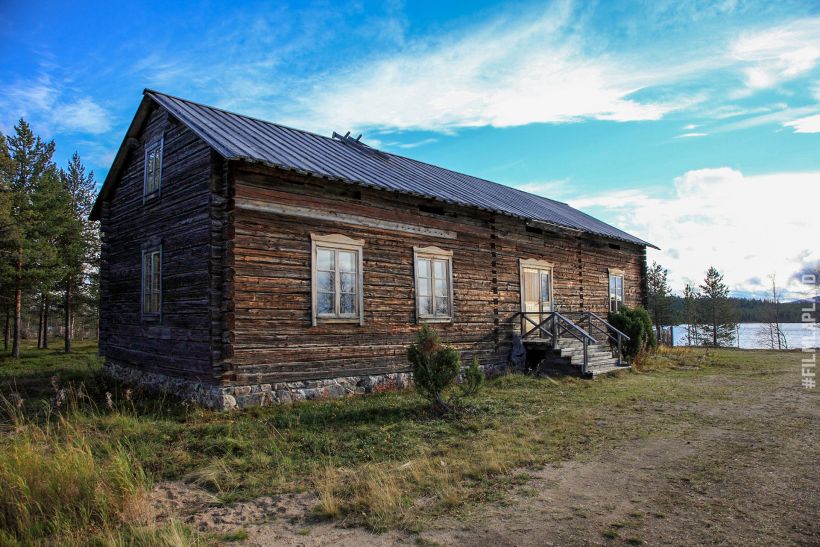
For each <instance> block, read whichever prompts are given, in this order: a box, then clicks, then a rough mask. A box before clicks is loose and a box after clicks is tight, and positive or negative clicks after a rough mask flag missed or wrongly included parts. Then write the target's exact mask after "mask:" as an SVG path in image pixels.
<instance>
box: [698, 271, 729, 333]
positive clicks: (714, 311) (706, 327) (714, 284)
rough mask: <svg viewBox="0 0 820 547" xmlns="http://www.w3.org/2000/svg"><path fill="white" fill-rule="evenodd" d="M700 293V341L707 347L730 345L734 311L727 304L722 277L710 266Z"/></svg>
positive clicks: (725, 288) (727, 293)
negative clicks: (701, 319)
mask: <svg viewBox="0 0 820 547" xmlns="http://www.w3.org/2000/svg"><path fill="white" fill-rule="evenodd" d="M700 291H701V297H700V302H701V311H702V318H703V325H702V326H701V329H700V341H701V343H702V344H703V345H707V346H715V347H717V346H725V345H731V344H732V341H733V340H734V339H735V327H736V325H737V323H736V322H735V319H734V310H733V309H732V307H731V305H730V304H729V300H728V297H729V287H728V286H727V285H726V284H725V283H724V282H723V275H722V274H721V273H720V272H718V271H717V269H716V268H715V267H714V266H712V267H710V268H709V270H708V271H707V272H706V277H705V278H704V279H703V284H702V285H700Z"/></svg>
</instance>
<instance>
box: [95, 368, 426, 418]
mask: <svg viewBox="0 0 820 547" xmlns="http://www.w3.org/2000/svg"><path fill="white" fill-rule="evenodd" d="M103 371H104V372H105V373H106V374H107V375H108V376H110V377H112V378H114V379H115V380H118V381H120V382H123V383H125V384H131V385H136V386H140V387H142V388H145V389H146V390H148V391H153V392H160V393H167V394H170V395H173V396H175V397H179V398H180V399H184V400H188V401H193V402H194V403H196V404H198V405H201V406H204V407H207V408H213V409H217V410H233V409H235V408H248V407H252V406H270V405H273V404H277V403H290V402H293V401H310V400H317V399H338V398H341V397H347V396H350V395H364V394H367V393H378V392H381V391H393V390H400V389H406V388H408V387H411V386H412V385H413V375H412V374H410V373H409V372H394V373H390V374H380V375H377V376H345V377H341V378H331V379H326V380H304V381H301V382H282V383H276V384H253V385H248V386H214V385H210V384H204V383H200V382H194V381H191V380H185V379H182V378H174V377H172V376H166V375H164V374H158V373H156V372H146V371H142V370H139V369H137V368H134V367H131V366H127V365H123V364H120V363H116V362H114V361H112V360H106V362H105V364H104V365H103Z"/></svg>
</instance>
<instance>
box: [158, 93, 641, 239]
mask: <svg viewBox="0 0 820 547" xmlns="http://www.w3.org/2000/svg"><path fill="white" fill-rule="evenodd" d="M144 94H145V96H146V97H150V98H151V99H153V100H154V101H156V102H157V103H158V104H160V105H161V106H162V107H164V108H165V109H167V110H168V111H169V112H170V113H172V114H173V115H174V116H175V117H177V118H178V119H179V120H180V121H181V122H182V123H184V124H186V125H187V126H188V127H190V128H191V130H192V131H194V132H195V133H196V134H197V135H198V136H199V137H200V138H202V139H203V140H204V141H205V142H207V143H208V144H209V145H210V146H212V147H213V148H214V149H215V150H216V151H217V152H218V153H219V154H221V155H222V156H223V157H224V158H225V159H228V160H247V161H253V162H260V163H263V164H266V165H271V166H275V167H279V168H283V169H289V170H296V171H299V172H304V173H308V174H312V175H318V176H322V177H327V178H330V179H335V180H341V181H345V182H348V183H354V184H360V185H364V186H370V187H374V188H380V189H384V190H391V191H396V192H402V193H408V194H413V195H419V196H424V197H428V198H433V199H436V200H441V201H444V202H448V203H454V204H458V205H466V206H470V207H477V208H480V209H484V210H489V211H494V212H499V213H503V214H507V215H511V216H515V217H519V218H523V219H526V220H530V221H536V222H544V223H548V224H554V225H557V226H560V227H563V228H569V229H571V230H579V231H582V232H588V233H592V234H596V235H600V236H604V237H608V238H613V239H617V240H621V241H627V242H630V243H635V244H637V245H648V246H653V247H654V245H652V244H651V243H648V242H646V241H644V240H642V239H639V238H637V237H635V236H633V235H630V234H628V233H626V232H624V231H622V230H619V229H618V228H615V227H614V226H610V225H609V224H606V223H605V222H601V221H600V220H598V219H596V218H593V217H591V216H590V215H587V214H586V213H582V212H581V211H578V210H577V209H573V208H572V207H570V206H569V205H567V204H566V203H562V202H559V201H554V200H551V199H547V198H544V197H540V196H536V195H533V194H529V193H527V192H523V191H521V190H516V189H515V188H510V187H509V186H504V185H502V184H498V183H495V182H491V181H488V180H484V179H480V178H477V177H472V176H469V175H465V174H462V173H458V172H455V171H451V170H449V169H445V168H443V167H438V166H435V165H430V164H428V163H424V162H421V161H417V160H414V159H410V158H406V157H403V156H397V155H395V154H390V153H387V152H382V151H379V150H376V149H373V148H370V147H368V146H366V145H364V144H362V143H358V142H355V141H354V140H353V139H345V138H342V139H338V138H331V137H324V136H321V135H317V134H315V133H310V132H308V131H302V130H299V129H293V128H290V127H286V126H282V125H279V124H275V123H272V122H267V121H263V120H259V119H255V118H251V117H248V116H242V115H240V114H235V113H233V112H227V111H225V110H221V109H219V108H215V107H211V106H206V105H202V104H198V103H195V102H191V101H187V100H184V99H180V98H178V97H173V96H171V95H166V94H164V93H159V92H157V91H152V90H149V89H146V90H145V92H144Z"/></svg>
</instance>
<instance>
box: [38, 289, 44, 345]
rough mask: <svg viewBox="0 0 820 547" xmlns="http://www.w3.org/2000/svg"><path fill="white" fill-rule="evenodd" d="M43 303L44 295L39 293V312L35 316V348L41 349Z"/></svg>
mask: <svg viewBox="0 0 820 547" xmlns="http://www.w3.org/2000/svg"><path fill="white" fill-rule="evenodd" d="M44 305H45V296H43V293H40V313H39V317H38V318H37V349H41V348H42V347H43V313H44V309H43V308H44Z"/></svg>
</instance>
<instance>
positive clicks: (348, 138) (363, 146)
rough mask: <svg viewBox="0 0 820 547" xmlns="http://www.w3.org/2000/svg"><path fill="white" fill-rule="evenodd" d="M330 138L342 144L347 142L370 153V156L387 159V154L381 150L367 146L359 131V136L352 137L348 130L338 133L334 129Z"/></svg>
mask: <svg viewBox="0 0 820 547" xmlns="http://www.w3.org/2000/svg"><path fill="white" fill-rule="evenodd" d="M332 138H333V140H334V141H339V142H341V143H343V144H348V145H350V146H352V147H353V148H355V149H356V150H360V151H362V152H364V153H366V154H370V155H371V156H376V157H379V158H383V159H388V155H387V154H385V153H384V152H382V151H381V150H376V149H375V148H371V147H369V146H367V145H366V144H365V143H363V142H362V135H361V133H359V136H358V137H356V138H355V139H354V138H353V137H351V136H350V131H348V132H347V133H345V134H344V135H340V134H338V133H336V132H335V131H334V132H333V137H332Z"/></svg>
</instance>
